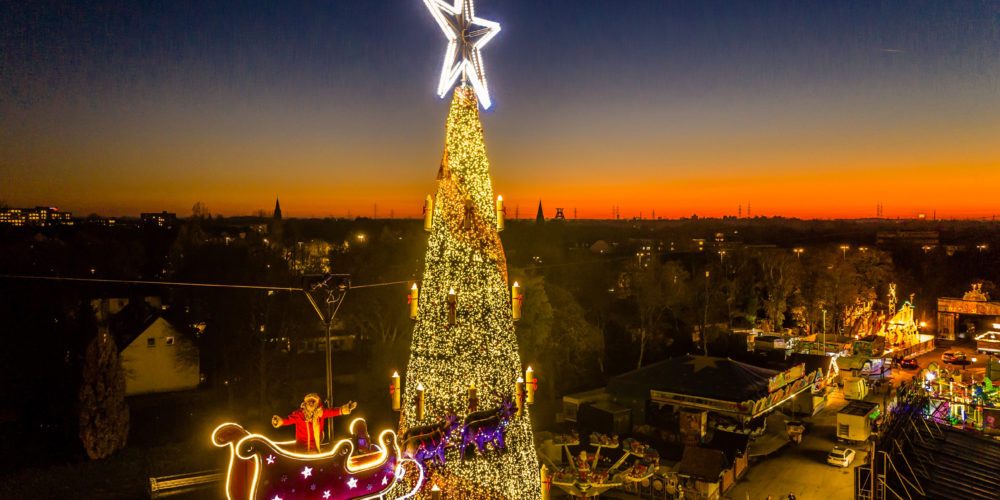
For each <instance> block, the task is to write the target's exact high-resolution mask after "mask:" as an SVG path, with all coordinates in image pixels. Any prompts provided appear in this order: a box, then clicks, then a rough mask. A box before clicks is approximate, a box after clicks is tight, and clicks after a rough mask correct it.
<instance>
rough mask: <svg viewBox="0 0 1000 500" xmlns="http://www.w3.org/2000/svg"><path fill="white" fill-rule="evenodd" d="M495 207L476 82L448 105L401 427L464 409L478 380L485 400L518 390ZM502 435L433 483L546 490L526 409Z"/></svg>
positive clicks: (507, 493)
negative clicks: (501, 446) (497, 447)
mask: <svg viewBox="0 0 1000 500" xmlns="http://www.w3.org/2000/svg"><path fill="white" fill-rule="evenodd" d="M496 208H497V205H496V203H495V202H494V198H493V187H492V182H491V180H490V176H489V160H488V159H487V156H486V146H485V143H484V140H483V130H482V124H481V123H480V120H479V104H478V102H477V99H476V94H475V92H474V90H473V89H470V88H466V87H460V88H457V89H456V90H455V93H454V97H453V99H452V103H451V108H450V110H449V114H448V121H447V125H446V139H445V152H444V159H443V160H442V168H441V175H440V177H439V180H438V192H437V195H436V196H435V197H434V203H433V206H432V210H433V212H432V224H431V233H430V237H429V239H428V245H427V254H426V258H425V266H426V267H425V271H424V275H423V280H422V281H421V285H422V286H421V289H420V293H419V297H420V299H419V304H418V318H417V322H416V325H415V327H414V333H413V341H412V346H411V353H410V361H409V366H408V368H407V371H406V378H405V384H404V390H403V401H402V415H401V429H403V430H405V429H407V428H409V427H414V426H419V425H425V424H429V423H431V422H432V421H434V420H436V419H438V418H440V417H442V416H443V415H445V414H446V413H448V412H454V413H457V414H458V415H459V416H460V417H462V416H464V414H465V413H466V412H467V409H468V394H469V387H470V386H472V385H474V386H475V387H476V390H477V395H478V398H479V408H480V409H487V408H493V407H498V406H500V405H501V403H502V402H503V401H504V400H505V399H507V400H514V398H515V387H516V384H517V381H518V378H519V377H520V376H521V375H522V374H523V369H524V367H523V366H522V365H521V360H520V356H519V354H518V349H517V337H516V336H515V333H514V319H513V315H512V304H511V296H510V284H509V283H508V276H507V263H506V257H505V255H504V251H503V245H502V244H501V241H500V237H499V234H498V232H497V218H498V213H497V210H496ZM452 291H454V294H451V293H450V292H452ZM449 297H452V299H449ZM449 300H453V301H454V302H453V304H454V309H449V307H450V304H449ZM451 311H453V312H451ZM450 314H451V316H450V317H449V315H450ZM418 384H419V385H420V386H422V387H423V388H424V391H423V402H424V408H423V418H422V419H420V418H418V408H417V405H416V404H414V403H415V402H416V401H417V398H418V397H419V396H418V391H417V386H418ZM505 440H506V450H504V451H502V452H496V451H493V452H488V453H486V454H485V455H483V456H480V457H477V458H476V459H471V460H461V459H460V458H459V457H458V456H455V457H452V458H449V460H448V461H447V464H446V465H445V466H444V468H443V470H439V471H437V472H436V473H435V474H434V475H433V477H432V478H431V479H430V481H431V483H433V484H437V485H439V486H440V487H441V488H442V489H443V490H444V491H447V492H449V494H451V495H458V496H459V497H462V498H475V497H487V498H495V497H504V498H526V499H532V498H538V497H540V495H541V493H540V484H539V467H538V460H537V457H536V455H535V447H534V444H533V440H532V433H531V423H530V419H529V417H528V413H527V410H526V411H525V412H523V413H522V415H521V416H520V417H515V418H513V419H512V420H511V422H510V425H509V426H508V427H507V430H506V435H505ZM456 455H457V454H456ZM456 498H457V497H456Z"/></svg>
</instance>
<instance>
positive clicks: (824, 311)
mask: <svg viewBox="0 0 1000 500" xmlns="http://www.w3.org/2000/svg"><path fill="white" fill-rule="evenodd" d="M822 311H823V355H824V356H825V355H826V309H822Z"/></svg>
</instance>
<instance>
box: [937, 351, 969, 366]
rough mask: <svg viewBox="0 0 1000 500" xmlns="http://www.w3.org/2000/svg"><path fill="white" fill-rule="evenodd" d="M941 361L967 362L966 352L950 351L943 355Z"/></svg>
mask: <svg viewBox="0 0 1000 500" xmlns="http://www.w3.org/2000/svg"><path fill="white" fill-rule="evenodd" d="M941 361H943V362H945V363H956V364H959V363H965V353H964V352H961V351H949V352H946V353H944V354H942V355H941Z"/></svg>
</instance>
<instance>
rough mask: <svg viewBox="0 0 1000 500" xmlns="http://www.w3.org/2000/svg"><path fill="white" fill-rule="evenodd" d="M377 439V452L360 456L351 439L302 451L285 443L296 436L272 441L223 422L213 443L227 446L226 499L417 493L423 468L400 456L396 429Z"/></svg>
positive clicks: (362, 499) (361, 499)
mask: <svg viewBox="0 0 1000 500" xmlns="http://www.w3.org/2000/svg"><path fill="white" fill-rule="evenodd" d="M358 421H363V419H360V418H357V419H355V420H354V421H352V422H351V426H350V428H351V433H352V434H354V427H355V423H357V422H358ZM377 442H378V444H377V445H373V446H372V448H373V449H375V451H373V452H370V453H364V454H358V455H355V453H354V452H355V450H354V442H353V441H352V440H350V439H342V440H340V441H337V442H336V443H334V444H333V446H332V448H331V449H330V450H329V451H326V452H323V453H300V452H296V451H292V450H289V449H287V448H285V446H294V445H295V444H296V443H295V441H282V442H275V441H272V440H271V439H269V438H267V437H266V436H263V435H260V434H255V433H251V432H249V431H247V430H246V429H244V428H243V427H242V426H240V425H238V424H234V423H225V424H222V425H220V426H218V427H216V428H215V430H214V431H212V444H214V445H215V446H217V447H220V448H221V447H229V466H228V467H227V469H226V498H228V499H229V500H243V499H248V500H256V499H258V498H260V499H262V500H272V499H274V498H280V499H282V500H291V499H293V498H299V497H309V498H324V499H329V500H347V499H351V500H373V499H377V498H383V497H384V496H385V495H387V494H389V493H392V498H397V499H405V498H410V497H412V496H413V495H415V494H416V492H417V491H419V490H420V487H421V486H422V485H423V482H424V470H423V467H422V466H421V465H420V464H419V463H417V462H416V461H414V460H412V459H408V458H404V457H403V456H402V454H401V453H400V450H399V444H398V441H397V439H396V433H395V432H394V431H392V430H388V429H387V430H384V431H382V432H381V433H380V434H379V437H378V441H377ZM407 464H410V465H409V466H408V465H407ZM408 469H409V470H413V469H415V470H416V475H417V477H416V481H415V482H414V483H412V487H411V486H409V485H408V484H407V482H406V481H403V478H404V477H405V476H406V475H407V470H408ZM300 476H301V479H300ZM289 478H291V481H289ZM345 478H347V480H346V481H345ZM379 478H381V480H380V479H379ZM296 483H302V486H296ZM349 483H352V484H349ZM345 485H346V486H345Z"/></svg>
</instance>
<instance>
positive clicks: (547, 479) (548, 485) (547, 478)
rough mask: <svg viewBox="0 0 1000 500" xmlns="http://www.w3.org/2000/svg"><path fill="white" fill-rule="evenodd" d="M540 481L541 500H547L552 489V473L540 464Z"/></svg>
mask: <svg viewBox="0 0 1000 500" xmlns="http://www.w3.org/2000/svg"><path fill="white" fill-rule="evenodd" d="M541 476H542V477H541V479H542V500H549V498H550V497H549V490H551V489H552V473H551V472H549V468H548V467H547V466H546V465H545V464H542V470H541Z"/></svg>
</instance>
